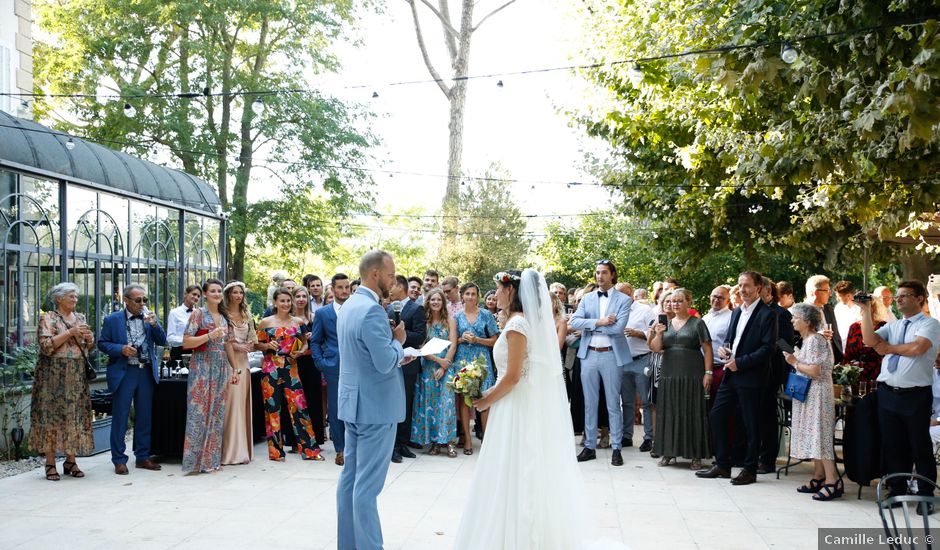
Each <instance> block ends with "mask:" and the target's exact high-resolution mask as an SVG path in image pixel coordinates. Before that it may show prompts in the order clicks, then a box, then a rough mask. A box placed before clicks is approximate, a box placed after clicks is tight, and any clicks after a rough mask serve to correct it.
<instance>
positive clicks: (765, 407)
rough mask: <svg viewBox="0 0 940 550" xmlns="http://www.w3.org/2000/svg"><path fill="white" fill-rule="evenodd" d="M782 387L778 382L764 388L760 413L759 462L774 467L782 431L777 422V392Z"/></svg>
mask: <svg viewBox="0 0 940 550" xmlns="http://www.w3.org/2000/svg"><path fill="white" fill-rule="evenodd" d="M779 391H780V387H779V386H778V385H776V384H774V385H771V386H770V387H769V388H767V389H766V390H764V396H763V398H762V399H761V413H760V426H761V427H760V456H759V462H760V463H761V464H765V465H767V466H768V467H770V468H773V466H774V464H775V463H776V462H777V455H778V454H779V452H780V437H779V435H780V432H779V426H778V423H777V394H778V392H779Z"/></svg>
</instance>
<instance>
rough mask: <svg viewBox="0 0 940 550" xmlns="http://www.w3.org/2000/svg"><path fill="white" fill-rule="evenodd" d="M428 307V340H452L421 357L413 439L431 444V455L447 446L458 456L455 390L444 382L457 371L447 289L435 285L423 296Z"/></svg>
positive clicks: (416, 390)
mask: <svg viewBox="0 0 940 550" xmlns="http://www.w3.org/2000/svg"><path fill="white" fill-rule="evenodd" d="M424 304H425V306H427V314H426V315H427V326H428V339H429V340H430V339H431V338H440V339H442V340H450V347H449V348H447V349H446V350H444V351H442V352H441V353H439V354H437V355H429V356H427V357H424V358H422V359H421V373H420V374H419V376H418V382H417V384H416V385H415V401H414V414H412V422H411V440H412V441H414V442H415V443H420V444H421V445H430V447H429V448H428V454H431V455H436V454H440V448H441V447H443V446H444V445H447V456H449V457H451V458H454V457H456V456H457V449H456V448H455V447H454V445H453V441H454V440H455V439H456V438H457V410H456V409H455V408H454V392H453V391H451V390H448V389H447V387H446V386H445V384H446V383H447V381H448V380H451V379H453V377H454V374H455V373H456V372H457V371H456V369H455V368H454V364H453V359H454V354H455V353H456V352H457V323H456V321H455V320H454V319H453V318H452V317H450V315H449V314H448V312H447V305H446V304H447V299H446V298H445V297H444V292H443V291H442V290H441V289H439V288H435V289H433V290H431V291H430V292H428V294H427V296H426V297H425V299H424Z"/></svg>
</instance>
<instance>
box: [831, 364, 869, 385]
mask: <svg viewBox="0 0 940 550" xmlns="http://www.w3.org/2000/svg"><path fill="white" fill-rule="evenodd" d="M861 375H862V366H861V364H859V362H858V361H849V362H847V363H841V364H839V365H836V366H834V367H833V368H832V382H833V383H834V384H838V385H840V386H854V385H855V384H858V379H859V378H860V377H861Z"/></svg>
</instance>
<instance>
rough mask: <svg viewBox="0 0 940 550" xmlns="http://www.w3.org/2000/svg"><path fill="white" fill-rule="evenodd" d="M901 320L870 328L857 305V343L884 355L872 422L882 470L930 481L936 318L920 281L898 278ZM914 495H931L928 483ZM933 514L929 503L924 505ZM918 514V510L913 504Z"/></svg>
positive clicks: (902, 489)
mask: <svg viewBox="0 0 940 550" xmlns="http://www.w3.org/2000/svg"><path fill="white" fill-rule="evenodd" d="M895 299H896V300H897V302H898V311H900V313H901V315H902V316H903V319H902V320H900V321H895V322H893V323H888V324H886V325H884V326H883V327H881V328H880V329H878V330H874V326H873V323H872V317H871V303H870V302H866V303H864V304H860V305H861V308H862V341H863V342H864V343H865V345H866V346H869V347H872V348H874V349H875V351H876V352H878V354H879V355H882V356H884V359H883V360H882V363H881V373H880V374H879V375H878V424H879V426H880V428H881V445H882V456H883V457H884V473H885V474H892V473H896V472H910V471H911V465H913V466H914V468H915V469H916V471H917V473H918V474H919V475H922V476H924V477H926V478H927V479H929V480H931V481H933V482H935V483H936V480H937V463H936V461H935V460H934V456H933V444H932V442H931V440H930V415H929V412H930V410H931V408H932V406H933V392H932V391H931V389H932V386H933V381H934V378H933V377H934V374H933V371H934V365H935V363H936V359H937V350H938V349H940V322H938V321H937V320H936V319H934V318H931V317H927V316H926V315H924V312H923V307H924V302H925V301H926V300H927V289H926V288H925V287H924V284H923V283H921V282H920V281H902V282H901V283H900V284H898V293H897V295H896V296H895ZM890 489H891V494H890V496H897V495H903V494H906V493H907V480H905V479H903V478H897V479H896V480H892V483H891V487H890ZM918 494H920V495H928V496H932V495H933V486H932V485H930V484H927V483H919V484H918ZM927 512H928V514H929V513H932V512H933V504H932V503H931V504H929V505H928V506H927ZM917 513H918V514H921V513H922V508H921V507H918V508H917Z"/></svg>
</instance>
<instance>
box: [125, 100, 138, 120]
mask: <svg viewBox="0 0 940 550" xmlns="http://www.w3.org/2000/svg"><path fill="white" fill-rule="evenodd" d="M136 115H137V109H135V108H134V106H133V105H131V104H130V103H125V104H124V116H126V117H127V118H133V117H134V116H136Z"/></svg>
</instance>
